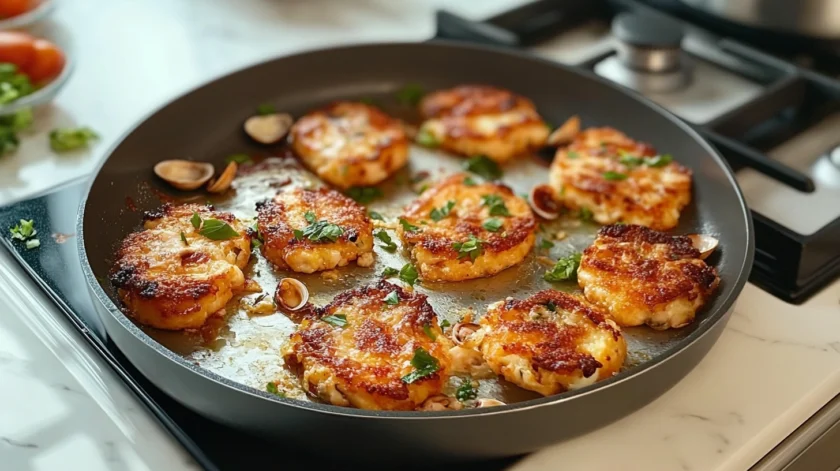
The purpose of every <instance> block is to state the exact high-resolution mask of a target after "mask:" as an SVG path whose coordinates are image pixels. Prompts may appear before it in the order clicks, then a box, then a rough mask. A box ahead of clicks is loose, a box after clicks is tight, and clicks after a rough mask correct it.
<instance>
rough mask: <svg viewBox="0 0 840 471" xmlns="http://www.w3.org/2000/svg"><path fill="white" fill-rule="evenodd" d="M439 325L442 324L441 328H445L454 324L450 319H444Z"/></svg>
mask: <svg viewBox="0 0 840 471" xmlns="http://www.w3.org/2000/svg"><path fill="white" fill-rule="evenodd" d="M438 325H440V328H441V329H445V328H447V327H449V326H450V325H452V324H450V323H449V321H448V320H446V319H444V320H442V321H440V324H438Z"/></svg>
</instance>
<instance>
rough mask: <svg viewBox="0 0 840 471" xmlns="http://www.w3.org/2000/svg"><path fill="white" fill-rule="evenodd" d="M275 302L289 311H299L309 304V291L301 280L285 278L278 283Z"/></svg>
mask: <svg viewBox="0 0 840 471" xmlns="http://www.w3.org/2000/svg"><path fill="white" fill-rule="evenodd" d="M274 301H275V302H276V303H277V305H279V306H281V307H282V308H283V309H285V310H287V311H297V310H298V309H301V308H303V307H304V306H306V303H308V302H309V289H307V288H306V285H305V284H303V282H301V281H300V280H297V279H295V278H283V279H281V280H280V282H279V283H277V290H276V291H275V292H274Z"/></svg>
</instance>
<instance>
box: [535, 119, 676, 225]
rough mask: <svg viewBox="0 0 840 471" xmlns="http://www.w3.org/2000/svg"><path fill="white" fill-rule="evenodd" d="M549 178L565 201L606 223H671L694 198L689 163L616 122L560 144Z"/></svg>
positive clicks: (590, 130)
mask: <svg viewBox="0 0 840 471" xmlns="http://www.w3.org/2000/svg"><path fill="white" fill-rule="evenodd" d="M550 179H551V185H552V186H553V187H554V188H555V190H556V192H557V194H558V197H559V199H560V200H561V201H562V202H563V203H564V204H565V205H566V206H568V207H569V208H572V209H580V208H587V209H589V210H590V211H591V212H592V215H593V218H594V219H595V221H597V222H599V223H601V224H613V223H616V222H625V223H628V224H641V225H643V226H648V227H651V228H653V229H657V230H667V229H671V228H673V227H676V225H677V223H678V222H679V218H680V211H681V210H682V209H683V208H684V207H685V206H686V205H688V203H689V202H690V201H691V171H690V170H689V169H687V168H685V167H683V166H682V165H680V164H678V163H676V162H671V161H670V157H666V156H657V155H656V150H654V149H653V148H652V147H650V146H649V145H647V144H644V143H640V142H636V141H634V140H632V139H630V138H629V137H627V136H625V135H624V134H622V133H621V132H619V131H617V130H615V129H612V128H592V129H586V130H584V131H582V132H581V133H579V134H578V135H577V136H576V137H575V138H574V140H573V141H572V143H571V144H570V145H569V146H567V147H563V148H560V149H559V150H558V151H557V155H556V156H555V157H554V162H553V163H552V165H551V176H550Z"/></svg>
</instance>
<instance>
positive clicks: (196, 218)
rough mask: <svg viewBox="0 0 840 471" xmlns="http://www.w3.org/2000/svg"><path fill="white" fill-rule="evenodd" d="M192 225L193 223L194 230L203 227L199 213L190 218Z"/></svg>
mask: <svg viewBox="0 0 840 471" xmlns="http://www.w3.org/2000/svg"><path fill="white" fill-rule="evenodd" d="M190 223H192V226H193V227H194V228H196V229H198V228H199V227H201V216H199V215H198V213H193V215H192V217H191V218H190Z"/></svg>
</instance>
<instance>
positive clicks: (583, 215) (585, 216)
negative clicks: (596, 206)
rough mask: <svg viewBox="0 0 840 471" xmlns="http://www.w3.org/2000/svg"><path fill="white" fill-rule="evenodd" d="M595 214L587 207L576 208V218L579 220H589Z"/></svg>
mask: <svg viewBox="0 0 840 471" xmlns="http://www.w3.org/2000/svg"><path fill="white" fill-rule="evenodd" d="M594 216H595V215H594V214H592V210H591V209H589V208H585V207H584V208H580V209H579V210H578V219H580V220H581V221H591V220H592V218H593V217H594Z"/></svg>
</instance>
